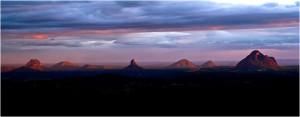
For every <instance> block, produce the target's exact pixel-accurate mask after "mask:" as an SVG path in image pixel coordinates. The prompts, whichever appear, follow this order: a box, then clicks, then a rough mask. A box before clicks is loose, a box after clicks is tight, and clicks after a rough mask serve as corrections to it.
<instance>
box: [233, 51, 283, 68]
mask: <svg viewBox="0 0 300 117" xmlns="http://www.w3.org/2000/svg"><path fill="white" fill-rule="evenodd" d="M236 68H237V69H259V68H269V69H277V68H281V67H280V66H279V65H278V64H277V62H276V60H275V58H274V57H269V56H267V55H263V54H262V53H261V52H259V51H258V50H254V51H252V52H251V53H250V55H248V56H247V57H246V58H244V59H243V60H241V61H240V62H239V63H238V64H237V66H236Z"/></svg>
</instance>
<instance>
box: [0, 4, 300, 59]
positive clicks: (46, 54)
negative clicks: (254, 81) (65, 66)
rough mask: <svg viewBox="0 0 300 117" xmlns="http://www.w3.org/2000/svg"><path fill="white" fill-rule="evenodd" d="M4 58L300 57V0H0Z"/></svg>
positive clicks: (2, 53)
mask: <svg viewBox="0 0 300 117" xmlns="http://www.w3.org/2000/svg"><path fill="white" fill-rule="evenodd" d="M1 29H2V30H1V62H2V64H13V63H24V64H25V63H26V62H27V61H29V60H30V59H32V58H36V59H39V60H40V61H41V62H42V63H57V62H60V61H70V62H74V63H97V62H99V63H105V62H129V61H130V60H131V59H133V58H134V59H136V61H137V62H175V61H178V60H180V59H183V58H185V59H188V60H191V61H207V60H214V61H239V60H241V59H243V58H245V57H246V56H247V55H248V54H250V52H251V51H253V50H260V52H262V53H263V54H266V55H268V56H273V57H275V58H276V59H298V58H299V1H298V2H297V1H296V0H251V1H244V0H243V1H241V0H207V1H204V0H203V1H23V2H20V1H17V2H16V1H15V2H14V1H1Z"/></svg>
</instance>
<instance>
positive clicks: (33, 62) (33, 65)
mask: <svg viewBox="0 0 300 117" xmlns="http://www.w3.org/2000/svg"><path fill="white" fill-rule="evenodd" d="M24 67H25V68H30V69H35V70H42V69H43V65H42V63H41V62H40V61H39V60H38V59H30V61H28V62H27V64H26V65H25V66H24Z"/></svg>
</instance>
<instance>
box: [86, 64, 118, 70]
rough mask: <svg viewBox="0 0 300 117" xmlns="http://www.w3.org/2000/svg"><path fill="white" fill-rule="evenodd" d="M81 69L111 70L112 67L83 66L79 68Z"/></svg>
mask: <svg viewBox="0 0 300 117" xmlns="http://www.w3.org/2000/svg"><path fill="white" fill-rule="evenodd" d="M81 69H85V70H95V69H112V67H110V66H99V65H90V64H85V65H84V66H82V67H81Z"/></svg>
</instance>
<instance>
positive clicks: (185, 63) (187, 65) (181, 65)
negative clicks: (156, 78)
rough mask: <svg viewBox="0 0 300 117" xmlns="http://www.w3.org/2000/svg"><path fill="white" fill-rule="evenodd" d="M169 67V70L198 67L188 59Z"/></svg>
mask: <svg viewBox="0 0 300 117" xmlns="http://www.w3.org/2000/svg"><path fill="white" fill-rule="evenodd" d="M168 67H169V68H196V65H194V64H193V63H192V62H191V61H189V60H187V59H181V60H179V61H177V62H176V63H173V64H171V65H169V66H168Z"/></svg>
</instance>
